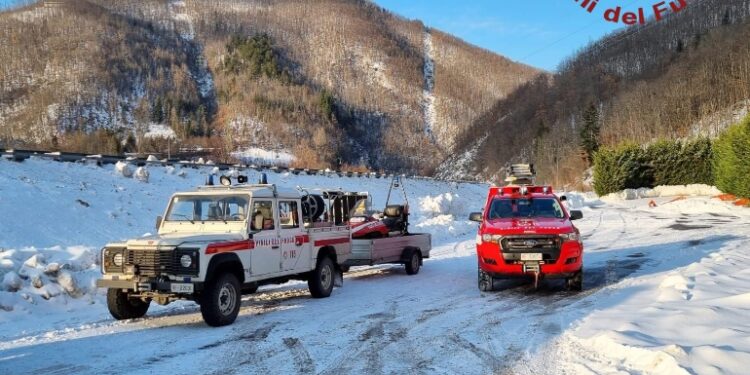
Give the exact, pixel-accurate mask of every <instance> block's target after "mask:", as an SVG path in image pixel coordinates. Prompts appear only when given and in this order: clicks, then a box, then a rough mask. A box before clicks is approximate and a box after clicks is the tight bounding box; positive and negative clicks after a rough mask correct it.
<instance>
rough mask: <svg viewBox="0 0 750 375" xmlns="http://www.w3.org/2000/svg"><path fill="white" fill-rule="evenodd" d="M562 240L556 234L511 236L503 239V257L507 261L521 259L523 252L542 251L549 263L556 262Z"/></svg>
mask: <svg viewBox="0 0 750 375" xmlns="http://www.w3.org/2000/svg"><path fill="white" fill-rule="evenodd" d="M561 243H562V241H561V240H560V237H559V236H556V235H530V236H510V237H505V238H503V240H502V243H501V245H502V251H503V258H504V259H505V260H506V262H514V261H520V260H521V253H542V254H543V259H544V261H545V262H547V263H555V262H557V259H558V258H559V257H560V245H561Z"/></svg>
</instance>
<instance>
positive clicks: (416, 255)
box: [404, 249, 422, 275]
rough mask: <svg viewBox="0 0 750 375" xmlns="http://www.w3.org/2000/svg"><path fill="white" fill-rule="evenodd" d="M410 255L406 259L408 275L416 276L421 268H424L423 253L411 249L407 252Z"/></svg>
mask: <svg viewBox="0 0 750 375" xmlns="http://www.w3.org/2000/svg"><path fill="white" fill-rule="evenodd" d="M407 251H409V254H408V255H407V257H406V259H407V260H406V263H405V264H404V265H405V266H406V274H407V275H416V274H418V273H419V268H420V267H421V266H422V253H420V252H419V250H416V249H411V250H407Z"/></svg>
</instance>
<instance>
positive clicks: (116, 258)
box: [112, 253, 125, 267]
mask: <svg viewBox="0 0 750 375" xmlns="http://www.w3.org/2000/svg"><path fill="white" fill-rule="evenodd" d="M124 261H125V257H124V256H122V253H117V254H115V255H114V256H113V257H112V263H113V264H114V265H115V266H117V267H122V264H123V263H124Z"/></svg>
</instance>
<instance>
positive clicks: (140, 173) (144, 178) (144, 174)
mask: <svg viewBox="0 0 750 375" xmlns="http://www.w3.org/2000/svg"><path fill="white" fill-rule="evenodd" d="M149 176H150V174H149V173H148V169H146V167H138V169H136V170H135V179H136V180H138V181H140V182H146V183H148V178H149Z"/></svg>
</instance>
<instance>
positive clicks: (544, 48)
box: [521, 0, 637, 60]
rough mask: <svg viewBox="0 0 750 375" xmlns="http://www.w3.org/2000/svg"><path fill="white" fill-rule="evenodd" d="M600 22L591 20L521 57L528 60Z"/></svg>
mask: <svg viewBox="0 0 750 375" xmlns="http://www.w3.org/2000/svg"><path fill="white" fill-rule="evenodd" d="M636 1H637V0H631V1H630V2H629V3H628V4H626V5H625V6H626V7H629V6H631V5H633V4H634V3H635V2H636ZM598 22H601V21H600V20H598V19H597V20H595V21H593V22H591V23H589V24H587V25H586V26H583V27H581V28H580V29H577V30H574V31H573V32H571V33H569V34H567V35H565V36H563V37H562V38H560V39H557V40H555V41H554V42H552V43H550V44H548V45H546V46H544V47H542V48H539V49H537V50H535V51H533V52H531V53H529V54H528V55H526V56H524V57H522V58H521V60H526V59H528V58H529V57H531V56H534V55H536V54H538V53H540V52H542V51H545V50H547V49H548V48H550V47H553V46H556V45H557V44H558V43H560V42H562V41H564V40H566V39H568V38H570V37H572V36H574V35H576V34H579V33H581V32H582V31H584V30H586V29H588V28H590V27H591V26H593V25H594V24H596V23H598Z"/></svg>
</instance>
